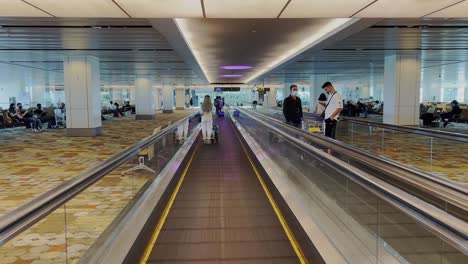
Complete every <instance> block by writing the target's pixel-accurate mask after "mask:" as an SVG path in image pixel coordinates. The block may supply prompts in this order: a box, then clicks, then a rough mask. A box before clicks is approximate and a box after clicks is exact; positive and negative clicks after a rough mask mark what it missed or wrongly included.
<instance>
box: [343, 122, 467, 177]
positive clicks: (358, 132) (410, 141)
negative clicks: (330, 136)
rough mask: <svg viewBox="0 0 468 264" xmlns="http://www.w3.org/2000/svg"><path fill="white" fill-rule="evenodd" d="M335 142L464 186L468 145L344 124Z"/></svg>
mask: <svg viewBox="0 0 468 264" xmlns="http://www.w3.org/2000/svg"><path fill="white" fill-rule="evenodd" d="M336 138H337V140H339V141H342V142H344V143H347V144H350V145H352V146H355V147H358V148H361V149H364V150H367V151H370V152H373V153H376V154H379V155H382V156H384V157H387V158H390V159H392V160H395V161H398V162H401V163H403V164H406V165H408V166H413V167H416V168H419V169H421V170H424V171H428V172H431V173H434V174H436V175H439V176H442V177H446V178H449V179H451V180H453V181H456V182H459V183H462V184H465V185H468V163H467V162H466V161H467V160H468V144H464V143H461V142H456V141H450V140H446V139H439V138H432V139H431V138H430V137H426V136H421V135H416V134H409V133H399V132H395V131H389V130H385V131H384V130H382V129H380V128H376V129H374V130H372V131H370V130H369V128H368V127H367V126H366V127H364V126H356V125H355V126H354V130H352V129H351V125H350V124H349V123H347V122H341V123H339V125H338V130H337V136H336Z"/></svg>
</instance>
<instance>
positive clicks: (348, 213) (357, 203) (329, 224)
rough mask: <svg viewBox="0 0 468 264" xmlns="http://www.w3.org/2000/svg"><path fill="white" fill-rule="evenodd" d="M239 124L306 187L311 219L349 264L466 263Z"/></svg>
mask: <svg viewBox="0 0 468 264" xmlns="http://www.w3.org/2000/svg"><path fill="white" fill-rule="evenodd" d="M238 121H239V124H240V125H241V126H242V127H243V128H244V129H246V130H247V132H248V133H249V134H250V135H251V136H252V137H253V138H255V140H256V142H257V143H258V144H259V146H260V147H261V148H262V149H263V150H264V151H265V152H266V154H267V155H266V156H267V157H268V158H269V159H271V160H272V161H274V162H275V163H276V164H277V165H278V167H279V168H280V169H282V170H283V172H284V173H285V174H286V175H287V177H288V178H289V179H291V181H293V182H298V183H301V184H307V188H308V189H309V190H310V191H309V193H308V195H309V197H310V199H311V202H313V203H315V204H316V205H317V207H311V208H317V209H316V210H314V211H311V212H310V214H311V215H314V219H315V220H316V221H317V223H318V224H319V226H320V227H321V229H322V230H323V231H324V232H325V233H326V234H327V235H328V239H329V240H330V241H331V242H332V243H333V244H334V245H335V247H336V248H337V249H338V250H339V251H340V252H341V253H342V255H343V256H344V257H345V258H346V259H347V260H348V261H349V262H350V263H356V262H355V261H356V258H357V257H358V256H359V258H361V259H362V258H364V259H366V260H367V261H370V262H371V263H389V261H391V262H392V263H395V262H401V263H405V262H406V261H409V262H411V263H446V262H443V261H451V262H449V263H467V262H468V257H467V256H465V255H463V253H461V252H458V251H456V250H454V249H453V248H450V247H447V245H444V241H443V240H442V239H440V238H439V237H437V236H435V235H434V234H432V233H431V232H430V231H429V230H427V229H425V228H424V227H423V226H422V225H421V224H420V223H418V222H416V221H415V220H413V219H412V218H411V217H409V216H407V215H406V214H405V213H404V212H402V211H400V210H399V209H397V208H395V207H394V206H393V205H392V204H390V203H389V202H387V201H385V200H382V199H381V198H379V197H378V196H376V195H375V194H374V193H373V192H372V191H370V190H368V189H367V188H365V187H363V186H362V185H361V184H359V183H358V182H356V181H355V180H353V178H351V177H349V176H347V175H345V174H344V173H343V172H339V171H337V170H336V169H335V168H333V167H331V166H330V165H328V164H325V163H324V162H322V161H320V160H319V159H317V158H316V157H315V156H314V155H312V154H310V153H308V152H307V151H305V150H303V149H301V148H299V147H297V146H296V145H294V144H292V143H290V142H289V141H287V140H286V139H285V138H283V137H282V136H281V135H278V134H276V133H274V132H271V131H268V129H267V128H265V127H264V126H262V125H260V124H258V123H256V122H255V121H253V120H251V119H249V118H248V117H245V116H242V115H241V117H240V118H238ZM258 135H262V136H258ZM323 151H326V150H323ZM428 259H430V262H428Z"/></svg>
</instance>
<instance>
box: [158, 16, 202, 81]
mask: <svg viewBox="0 0 468 264" xmlns="http://www.w3.org/2000/svg"><path fill="white" fill-rule="evenodd" d="M149 21H150V23H151V25H152V26H153V28H154V29H156V30H157V31H158V32H159V33H161V34H162V35H163V36H164V37H165V38H166V40H167V41H168V42H169V44H171V47H172V48H173V49H174V51H175V52H176V53H177V54H178V55H179V56H180V57H181V58H182V59H183V60H184V62H185V63H186V64H187V65H188V66H190V68H191V69H192V70H193V71H194V72H195V73H196V74H197V75H198V76H199V78H200V79H201V80H202V81H204V82H206V83H208V78H207V76H206V75H205V73H204V72H203V70H202V68H201V66H200V65H199V64H198V62H197V59H196V58H195V56H194V54H193V52H192V50H191V49H190V47H189V46H188V45H187V42H186V41H185V39H184V36H183V35H182V33H181V32H180V31H179V28H178V27H177V24H176V23H175V21H174V19H172V18H167V19H166V18H158V19H149Z"/></svg>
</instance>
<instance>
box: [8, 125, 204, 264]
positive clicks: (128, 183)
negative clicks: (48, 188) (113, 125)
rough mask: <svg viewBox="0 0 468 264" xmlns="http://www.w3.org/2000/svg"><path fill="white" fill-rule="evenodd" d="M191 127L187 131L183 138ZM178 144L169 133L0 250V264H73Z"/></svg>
mask: <svg viewBox="0 0 468 264" xmlns="http://www.w3.org/2000/svg"><path fill="white" fill-rule="evenodd" d="M194 125H196V124H195V123H193V124H191V125H190V130H187V132H188V133H190V132H191V130H192V128H193V127H194ZM157 132H158V131H155V133H157ZM187 132H186V133H187ZM183 136H185V137H188V136H189V135H188V134H183ZM183 143H184V140H183V139H179V138H178V133H177V128H174V129H173V130H172V131H170V132H169V133H167V134H166V135H165V136H162V137H161V138H160V139H159V140H158V141H157V142H156V143H154V144H152V145H150V146H149V147H148V148H146V149H143V150H142V151H140V153H138V154H137V155H135V156H133V157H132V158H130V159H129V160H128V161H126V162H125V163H124V164H122V165H120V166H119V167H117V168H116V169H114V170H112V171H111V172H109V173H107V174H106V175H105V176H104V177H102V178H101V179H99V180H98V181H96V182H95V183H93V184H92V185H91V186H90V187H88V188H87V189H85V190H84V191H83V192H81V193H80V194H78V195H77V196H75V197H73V198H72V199H71V200H69V201H68V202H66V203H65V204H63V205H62V206H60V207H59V208H57V209H56V210H55V211H54V212H53V213H51V214H50V215H48V216H47V217H45V218H44V219H42V220H41V221H39V222H38V223H36V224H34V225H33V226H31V227H30V228H29V229H28V230H26V231H24V232H23V233H21V234H19V235H18V236H16V237H15V238H13V239H12V240H10V241H8V242H7V243H5V244H4V245H0V263H2V264H10V263H11V264H13V263H76V262H77V261H78V260H79V259H80V257H81V256H82V255H83V254H84V253H85V252H86V251H87V250H88V248H90V246H91V245H92V244H93V243H94V242H95V241H96V240H97V238H98V237H99V236H100V235H101V234H102V233H103V232H104V231H105V230H106V228H107V227H108V226H109V225H110V224H111V223H112V221H113V220H114V219H115V218H116V217H117V216H118V215H119V213H120V212H122V210H123V209H124V208H125V207H126V206H129V204H131V202H132V200H133V199H134V198H135V197H137V196H138V195H139V194H140V193H141V192H143V191H144V190H145V187H146V186H148V185H149V183H150V182H152V181H153V180H154V179H155V178H156V177H157V175H158V174H159V172H161V171H162V169H163V168H164V167H165V166H166V164H168V162H169V161H170V159H171V158H172V156H173V155H174V154H175V153H176V152H177V150H178V149H179V148H180V146H181V145H182V144H183Z"/></svg>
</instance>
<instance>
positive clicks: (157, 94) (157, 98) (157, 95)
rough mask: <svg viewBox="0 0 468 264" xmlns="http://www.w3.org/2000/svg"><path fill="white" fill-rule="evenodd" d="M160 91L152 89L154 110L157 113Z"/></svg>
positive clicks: (159, 105) (159, 103)
mask: <svg viewBox="0 0 468 264" xmlns="http://www.w3.org/2000/svg"><path fill="white" fill-rule="evenodd" d="M160 95H161V89H159V88H156V89H154V110H155V111H159V110H161V96H160Z"/></svg>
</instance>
